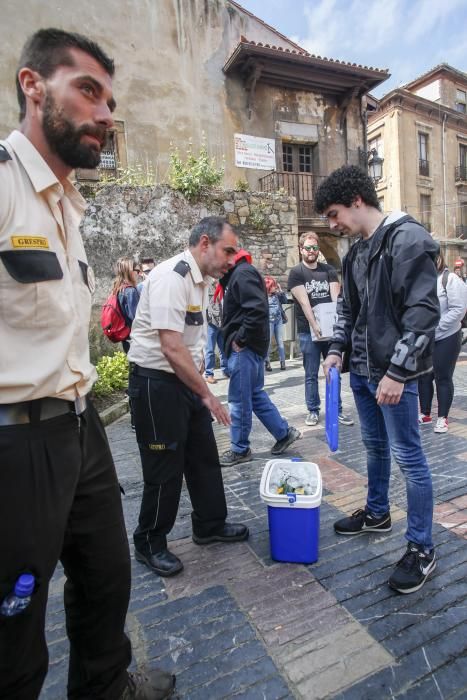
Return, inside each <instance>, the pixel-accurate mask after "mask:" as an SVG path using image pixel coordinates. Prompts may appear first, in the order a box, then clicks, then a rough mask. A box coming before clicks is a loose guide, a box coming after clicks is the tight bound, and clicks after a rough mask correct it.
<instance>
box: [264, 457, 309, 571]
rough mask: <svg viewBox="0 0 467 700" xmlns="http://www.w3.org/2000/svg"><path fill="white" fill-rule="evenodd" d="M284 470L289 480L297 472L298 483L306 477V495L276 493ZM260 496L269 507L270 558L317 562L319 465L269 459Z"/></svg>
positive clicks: (306, 562) (303, 562)
mask: <svg viewBox="0 0 467 700" xmlns="http://www.w3.org/2000/svg"><path fill="white" fill-rule="evenodd" d="M298 467H299V469H297V468H298ZM284 471H286V472H287V473H288V474H289V475H290V477H292V478H294V473H297V472H298V471H299V472H300V477H301V478H300V481H303V475H304V474H306V482H307V486H308V488H307V491H308V492H309V493H308V494H307V495H301V494H296V493H289V494H278V493H277V483H278V475H280V474H281V473H282V474H283V473H284ZM260 496H261V500H262V501H264V503H266V504H267V506H268V520H269V540H270V545H271V557H272V558H273V559H274V560H275V561H286V562H295V563H301V564H312V563H313V562H315V561H317V560H318V543H319V509H320V505H321V496H322V481H321V472H320V470H319V467H318V465H317V464H314V462H301V461H299V460H293V459H292V460H289V459H271V460H269V462H267V464H266V466H265V467H264V470H263V475H262V477H261V484H260Z"/></svg>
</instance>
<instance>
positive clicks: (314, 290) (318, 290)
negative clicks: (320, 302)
mask: <svg viewBox="0 0 467 700" xmlns="http://www.w3.org/2000/svg"><path fill="white" fill-rule="evenodd" d="M305 289H306V293H307V294H308V295H309V296H310V297H311V298H312V299H322V298H323V297H327V296H329V282H328V280H311V282H305Z"/></svg>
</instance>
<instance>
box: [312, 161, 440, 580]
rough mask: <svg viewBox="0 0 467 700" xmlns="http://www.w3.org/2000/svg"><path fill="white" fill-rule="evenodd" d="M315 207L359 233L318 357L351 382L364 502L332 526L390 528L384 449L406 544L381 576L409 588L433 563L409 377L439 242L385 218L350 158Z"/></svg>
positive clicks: (435, 314) (434, 318) (433, 312)
mask: <svg viewBox="0 0 467 700" xmlns="http://www.w3.org/2000/svg"><path fill="white" fill-rule="evenodd" d="M315 205H316V210H317V211H318V212H319V213H323V214H324V215H325V216H326V217H327V218H328V221H329V226H330V228H331V230H337V231H339V232H340V233H341V234H344V233H345V234H347V235H350V236H357V235H359V236H361V237H360V238H359V240H357V242H356V243H355V244H354V245H353V246H352V248H351V249H350V251H349V253H348V254H347V256H346V257H345V258H344V260H343V266H342V272H343V289H342V292H341V294H340V296H339V300H338V306H337V311H338V319H337V323H336V325H335V327H334V334H333V340H332V341H331V346H330V349H329V354H328V357H327V358H326V361H325V363H324V369H325V373H326V375H327V373H328V372H329V369H330V368H331V367H337V369H339V370H340V369H341V366H342V355H343V353H344V352H345V353H346V355H347V356H348V358H349V363H350V386H351V388H352V391H353V394H354V398H355V403H356V406H357V410H358V414H359V417H360V425H361V432H362V439H363V442H364V444H365V447H366V451H367V469H368V495H367V502H366V505H365V507H364V508H362V509H361V510H357V511H356V512H355V513H353V514H352V515H351V516H350V517H347V518H342V519H341V520H338V521H337V522H336V523H335V524H334V529H335V530H336V532H337V533H338V534H341V535H357V534H359V533H361V532H364V531H371V532H388V531H390V530H391V527H392V526H391V515H390V512H389V499H388V491H389V477H390V470H391V452H392V454H393V456H394V459H395V460H396V462H397V463H398V465H399V467H400V469H401V471H402V473H403V475H404V477H405V479H406V487H407V531H406V535H405V536H406V539H407V541H408V545H407V550H406V552H405V554H404V555H403V557H402V558H401V559H400V561H399V562H398V563H397V565H396V567H395V570H394V571H393V573H392V575H391V577H390V578H389V585H390V586H391V588H393V589H395V590H396V591H399V592H400V593H412V592H413V591H416V590H418V589H419V588H421V587H422V586H423V584H424V583H425V581H426V578H427V576H428V575H429V573H430V572H431V571H433V569H434V568H435V550H434V547H433V541H432V520H433V490H432V483H431V475H430V471H429V468H428V464H427V461H426V458H425V455H424V453H423V450H422V447H421V444H420V435H419V430H418V390H417V380H418V377H419V376H420V375H421V374H424V373H425V372H428V371H430V369H431V366H432V363H431V353H432V346H433V340H434V332H435V328H436V326H437V324H438V320H439V304H438V297H437V294H436V279H437V273H436V266H435V260H436V256H437V254H438V249H439V247H438V244H437V243H436V242H435V241H434V240H433V239H432V238H431V236H430V235H429V234H428V233H427V232H426V231H425V229H424V228H423V226H422V225H421V224H419V223H418V222H417V221H415V220H414V219H412V217H410V216H408V215H406V214H403V213H402V212H392V213H391V214H389V215H388V216H387V217H385V216H384V215H383V214H382V213H381V211H380V208H379V203H378V198H377V195H376V191H375V188H374V185H373V182H372V180H371V179H370V178H369V177H368V176H367V175H366V174H365V173H364V172H363V171H362V170H360V169H359V168H357V167H355V166H344V167H342V168H340V169H339V170H336V171H334V172H333V173H332V174H331V175H330V176H329V177H328V178H327V179H326V180H325V181H324V182H323V183H322V184H321V186H320V187H319V188H318V190H317V193H316V202H315Z"/></svg>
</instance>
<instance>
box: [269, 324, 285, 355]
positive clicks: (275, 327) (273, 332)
mask: <svg viewBox="0 0 467 700" xmlns="http://www.w3.org/2000/svg"><path fill="white" fill-rule="evenodd" d="M283 326H284V324H283V322H282V318H281V317H280V316H279V317H278V318H276V319H274V321H271V319H269V337H270V341H269V348H268V354H267V357H266V360H267V362H269V355H270V353H271V348H272V337H273V336H274V337H275V339H276V345H277V350H278V352H279V360H280V361H281V362H285V347H284V339H283V333H282V329H283Z"/></svg>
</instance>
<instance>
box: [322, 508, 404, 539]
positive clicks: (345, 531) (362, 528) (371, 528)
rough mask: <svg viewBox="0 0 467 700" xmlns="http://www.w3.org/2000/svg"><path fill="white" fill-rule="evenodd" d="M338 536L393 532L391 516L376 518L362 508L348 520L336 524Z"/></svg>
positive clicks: (343, 519)
mask: <svg viewBox="0 0 467 700" xmlns="http://www.w3.org/2000/svg"><path fill="white" fill-rule="evenodd" d="M334 530H335V531H336V532H337V534H338V535H358V534H360V532H390V531H391V530H392V525H391V514H390V513H389V512H388V513H386V514H385V515H383V516H381V517H380V518H375V517H374V516H373V515H371V513H369V512H368V511H367V509H366V508H364V509H363V508H360V509H359V510H356V511H355V513H352V515H350V516H349V517H348V518H342V519H341V520H338V521H337V522H335V523H334Z"/></svg>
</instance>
